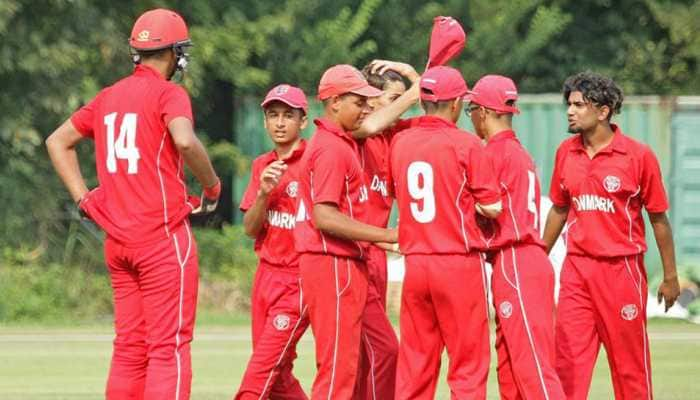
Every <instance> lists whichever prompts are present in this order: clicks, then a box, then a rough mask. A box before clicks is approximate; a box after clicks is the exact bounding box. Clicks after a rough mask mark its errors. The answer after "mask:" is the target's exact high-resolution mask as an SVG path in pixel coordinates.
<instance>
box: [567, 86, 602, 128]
mask: <svg viewBox="0 0 700 400" xmlns="http://www.w3.org/2000/svg"><path fill="white" fill-rule="evenodd" d="M566 104H567V109H566V117H567V119H568V121H569V133H581V132H588V131H591V130H593V129H594V128H595V127H596V126H597V125H598V124H599V123H601V122H604V121H606V120H607V116H608V112H609V109H608V107H607V106H603V107H598V106H596V105H595V104H593V103H591V102H590V101H588V100H586V99H585V98H584V97H583V93H581V92H571V93H570V94H569V99H568V101H567V102H566Z"/></svg>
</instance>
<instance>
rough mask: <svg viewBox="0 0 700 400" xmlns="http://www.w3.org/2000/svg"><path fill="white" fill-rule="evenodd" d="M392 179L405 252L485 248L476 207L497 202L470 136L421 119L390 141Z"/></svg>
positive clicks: (491, 181)
mask: <svg viewBox="0 0 700 400" xmlns="http://www.w3.org/2000/svg"><path fill="white" fill-rule="evenodd" d="M391 176H392V177H393V185H394V193H395V196H396V199H397V202H398V207H399V246H400V248H401V251H402V252H403V253H404V254H465V253H467V252H469V251H472V250H474V249H480V248H483V247H484V243H483V240H482V239H481V236H480V234H479V232H478V230H477V228H476V221H475V204H476V203H477V202H478V203H481V204H492V203H495V202H497V201H498V200H500V199H499V195H498V191H497V188H496V183H495V180H494V177H493V172H492V169H491V166H490V164H489V163H488V160H487V159H486V158H485V157H484V153H483V149H482V147H481V143H480V142H479V140H478V139H476V137H474V135H472V134H469V133H467V132H465V131H461V130H459V129H457V127H456V125H455V124H453V123H451V122H449V121H447V120H444V119H442V118H438V117H432V116H425V117H422V118H421V121H420V122H419V124H418V126H417V127H414V128H411V129H408V130H406V131H404V132H402V133H400V134H399V135H397V136H396V138H395V139H394V140H393V142H392V145H391Z"/></svg>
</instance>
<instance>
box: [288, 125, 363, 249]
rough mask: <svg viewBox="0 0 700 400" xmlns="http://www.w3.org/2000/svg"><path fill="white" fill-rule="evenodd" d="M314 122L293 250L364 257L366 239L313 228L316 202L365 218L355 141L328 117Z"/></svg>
mask: <svg viewBox="0 0 700 400" xmlns="http://www.w3.org/2000/svg"><path fill="white" fill-rule="evenodd" d="M314 123H316V125H317V129H316V133H315V134H314V136H313V137H312V138H311V140H310V141H309V144H308V146H307V148H306V151H305V152H304V156H303V157H302V162H301V171H302V173H301V174H300V178H299V194H298V197H297V207H296V209H297V218H296V228H295V229H294V240H295V247H296V250H297V251H298V252H300V253H322V254H333V255H337V256H341V257H352V258H358V259H363V258H365V257H366V255H367V246H368V245H367V243H363V242H356V241H351V240H345V239H340V238H337V237H334V236H332V235H329V234H327V233H323V232H321V231H319V230H318V229H316V227H315V226H314V223H313V220H312V218H311V216H312V212H313V206H314V205H315V204H319V203H332V204H335V205H337V206H338V209H339V210H340V212H342V213H343V214H346V215H348V216H349V217H350V218H353V219H355V220H358V221H361V222H368V221H367V211H366V210H367V197H368V194H367V185H366V184H365V175H364V172H363V171H362V167H361V166H360V161H359V159H358V157H357V144H356V143H355V141H354V140H353V139H352V137H351V136H350V133H349V132H345V131H343V130H342V128H340V127H339V126H338V125H336V124H334V123H333V122H331V121H329V120H327V119H317V120H315V121H314Z"/></svg>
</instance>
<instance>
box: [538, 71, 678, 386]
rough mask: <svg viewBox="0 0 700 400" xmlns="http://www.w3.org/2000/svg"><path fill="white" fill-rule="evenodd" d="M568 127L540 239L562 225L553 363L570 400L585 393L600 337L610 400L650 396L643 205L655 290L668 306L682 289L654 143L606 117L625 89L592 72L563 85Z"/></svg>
mask: <svg viewBox="0 0 700 400" xmlns="http://www.w3.org/2000/svg"><path fill="white" fill-rule="evenodd" d="M563 92H564V101H565V102H566V104H567V106H568V108H567V117H568V121H569V132H570V133H572V134H573V136H572V137H570V138H569V139H567V140H565V141H564V142H562V144H561V145H560V146H559V148H558V149H557V153H556V159H555V164H554V171H553V173H552V185H551V188H550V198H551V200H552V203H553V206H552V209H551V210H550V212H549V214H548V216H547V222H546V225H545V231H544V237H543V239H544V242H545V245H546V246H547V249H548V250H549V249H551V247H552V246H553V244H554V242H555V240H556V238H557V236H559V233H560V232H561V230H562V228H563V226H564V224H565V223H566V224H567V225H568V228H567V229H568V233H567V255H566V259H565V260H564V265H563V266H562V271H561V278H560V291H559V304H558V309H557V317H556V321H557V322H556V328H555V329H556V330H555V341H556V369H557V373H558V374H559V378H560V379H561V383H562V385H563V387H564V393H565V394H566V396H567V398H568V399H585V398H587V397H588V389H589V387H590V383H591V374H592V372H593V366H594V365H595V361H596V358H597V357H598V350H599V349H600V344H601V343H602V344H603V345H604V346H605V350H606V351H605V352H606V353H607V355H608V362H609V364H610V372H611V375H612V381H613V388H614V390H615V398H616V399H651V398H652V385H651V365H650V361H649V338H648V335H647V331H646V300H647V276H646V270H645V268H644V252H645V251H646V249H647V245H646V243H645V241H644V220H643V217H642V208H644V209H646V210H647V213H648V214H649V220H650V222H651V226H652V229H653V230H654V236H655V238H656V244H657V245H658V247H659V252H660V253H661V262H662V264H663V273H664V279H663V282H662V283H661V285H660V286H659V290H658V298H659V301H661V300H662V299H663V300H664V301H665V304H666V309H667V310H668V308H669V307H671V306H672V305H673V303H674V302H675V301H676V298H677V297H678V295H679V286H678V276H677V274H676V261H675V255H674V249H673V237H672V234H671V226H670V224H669V222H668V218H667V217H666V211H667V210H668V207H669V205H668V199H667V197H666V191H665V190H664V185H663V182H662V178H661V170H660V168H659V163H658V161H657V159H656V156H655V155H654V153H653V152H652V151H651V149H650V148H649V147H648V146H646V145H644V144H641V143H639V142H637V141H636V140H634V139H632V138H630V137H629V136H627V135H625V134H623V133H622V131H621V130H620V128H619V127H618V126H617V125H614V124H612V123H611V122H610V121H611V118H612V116H613V114H616V113H618V112H620V108H621V107H622V99H623V97H622V91H621V90H620V88H619V87H618V86H617V85H616V84H615V82H613V81H612V79H610V78H607V77H605V76H601V75H598V74H595V73H591V72H583V73H579V74H576V75H574V76H571V77H569V78H568V79H567V80H566V82H565V83H564V88H563Z"/></svg>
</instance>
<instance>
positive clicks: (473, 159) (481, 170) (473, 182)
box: [465, 144, 501, 205]
mask: <svg viewBox="0 0 700 400" xmlns="http://www.w3.org/2000/svg"><path fill="white" fill-rule="evenodd" d="M465 161H466V164H467V165H466V167H467V171H468V173H467V184H468V187H469V191H470V192H471V194H472V196H474V199H475V200H476V202H477V203H479V204H482V205H489V204H494V203H496V202H498V201H500V200H501V194H500V191H499V190H498V181H497V179H496V175H495V171H494V166H493V163H492V160H491V158H490V157H489V156H488V155H487V154H486V151H485V150H484V148H483V147H481V145H480V144H476V145H474V146H471V148H469V149H467V157H466V160H465Z"/></svg>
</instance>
